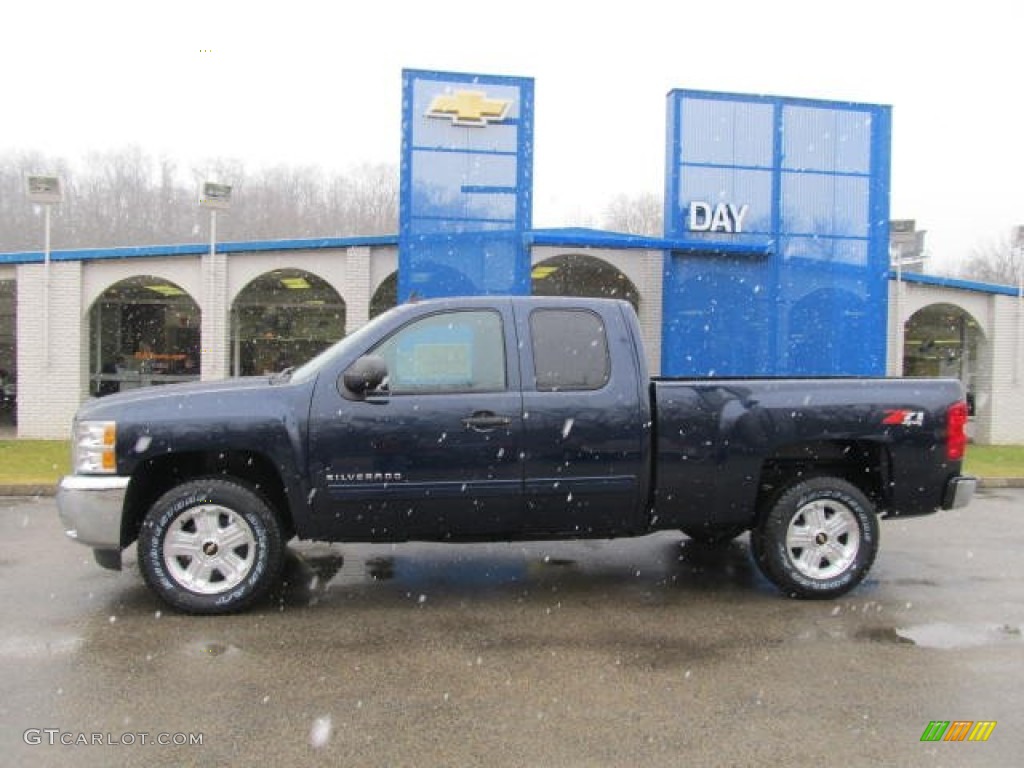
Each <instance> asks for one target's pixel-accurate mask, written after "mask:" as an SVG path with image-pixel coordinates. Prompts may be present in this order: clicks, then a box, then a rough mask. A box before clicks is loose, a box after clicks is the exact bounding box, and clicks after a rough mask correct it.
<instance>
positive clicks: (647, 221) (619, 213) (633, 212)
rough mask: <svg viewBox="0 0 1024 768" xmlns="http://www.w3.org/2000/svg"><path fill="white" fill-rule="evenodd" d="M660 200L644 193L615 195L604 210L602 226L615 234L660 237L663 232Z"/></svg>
mask: <svg viewBox="0 0 1024 768" xmlns="http://www.w3.org/2000/svg"><path fill="white" fill-rule="evenodd" d="M662 221H663V210H662V202H661V198H660V197H658V196H657V195H655V194H653V193H650V192H644V193H641V194H639V195H632V196H630V195H617V196H616V197H614V198H613V199H612V201H611V202H610V203H609V204H608V207H607V208H606V209H605V215H604V226H605V227H606V228H608V229H611V230H614V231H616V232H627V233H629V234H633V235H650V236H652V237H660V236H661V234H662V232H663V225H662Z"/></svg>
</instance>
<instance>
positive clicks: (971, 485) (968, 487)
mask: <svg viewBox="0 0 1024 768" xmlns="http://www.w3.org/2000/svg"><path fill="white" fill-rule="evenodd" d="M977 489H978V478H976V477H971V476H970V475H957V476H956V477H953V478H950V480H949V482H948V483H947V484H946V492H945V493H944V494H943V495H942V508H943V509H960V508H961V507H966V506H967V505H968V504H970V503H971V499H973V498H974V492H975V491H976V490H977Z"/></svg>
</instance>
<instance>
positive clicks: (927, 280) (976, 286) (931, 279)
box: [889, 269, 1018, 296]
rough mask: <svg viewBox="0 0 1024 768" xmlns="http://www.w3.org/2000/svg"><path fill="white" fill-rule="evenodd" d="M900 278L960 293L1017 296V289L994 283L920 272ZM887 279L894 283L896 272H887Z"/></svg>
mask: <svg viewBox="0 0 1024 768" xmlns="http://www.w3.org/2000/svg"><path fill="white" fill-rule="evenodd" d="M900 278H901V279H902V280H903V282H905V283H920V284H921V285H934V286H935V287H937V288H956V289H958V290H961V291H975V292H977V293H992V294H999V295H1001V296H1017V295H1018V289H1017V288H1016V287H1014V286H1012V285H996V284H995V283H980V282H977V281H976V280H961V279H959V278H956V277H941V276H939V275H923V274H921V273H920V272H904V273H903V274H902V275H901V276H900ZM889 279H890V280H892V281H894V282H895V281H896V280H897V279H898V278H897V273H896V270H894V269H892V270H889Z"/></svg>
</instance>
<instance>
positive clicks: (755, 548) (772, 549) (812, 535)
mask: <svg viewBox="0 0 1024 768" xmlns="http://www.w3.org/2000/svg"><path fill="white" fill-rule="evenodd" d="M878 537H879V531H878V518H877V516H876V514H875V510H874V506H873V505H872V504H871V502H870V501H869V500H868V498H867V497H866V496H865V495H864V494H863V493H862V492H861V491H860V490H859V489H858V488H857V487H856V486H854V485H852V484H851V483H848V482H847V481H845V480H841V479H839V478H835V477H815V478H810V479H808V480H803V481H801V482H798V483H796V484H794V485H792V486H790V487H789V488H788V489H787V490H785V491H784V492H783V493H782V494H781V495H780V496H779V497H778V498H777V499H776V500H775V502H774V503H773V504H772V506H771V508H770V509H769V510H768V512H767V514H766V515H764V517H763V518H762V519H761V521H760V523H759V524H758V526H757V527H756V528H755V529H754V530H753V531H752V532H751V535H750V545H751V551H752V553H753V555H754V561H755V562H756V563H757V566H758V568H759V569H760V570H761V573H763V574H764V575H765V577H766V578H767V579H768V580H769V581H771V582H772V583H773V584H775V585H776V586H777V587H778V588H779V589H781V590H782V591H783V592H784V593H786V594H787V595H789V596H790V597H800V598H819V599H827V598H833V597H838V596H840V595H843V594H845V593H846V592H849V591H850V590H851V589H853V588H854V587H855V586H857V584H859V583H860V582H861V580H862V579H863V578H864V577H865V576H866V575H867V572H868V570H869V569H870V568H871V564H872V563H873V562H874V560H875V555H876V554H877V552H878Z"/></svg>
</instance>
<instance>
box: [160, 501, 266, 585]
mask: <svg viewBox="0 0 1024 768" xmlns="http://www.w3.org/2000/svg"><path fill="white" fill-rule="evenodd" d="M163 559H164V564H165V565H166V567H167V572H168V575H170V576H171V578H173V579H174V580H175V581H176V582H178V583H179V584H180V585H181V586H183V587H185V588H186V589H188V590H190V591H192V592H196V593H198V594H201V595H215V594H219V593H221V592H227V591H228V590H231V589H233V588H234V587H236V586H238V584H240V583H241V582H242V580H243V579H245V578H246V576H248V575H249V572H250V571H251V570H252V567H253V563H254V562H255V559H256V536H255V534H254V533H253V530H252V528H251V527H250V525H249V523H247V522H246V521H245V518H243V517H242V516H241V515H239V514H237V513H236V512H234V511H232V510H230V509H228V508H227V507H222V506H220V505H217V504H202V505H199V506H195V507H190V508H188V509H186V510H184V511H183V512H182V513H181V514H180V515H178V517H177V518H175V520H174V521H173V522H172V523H171V525H170V527H169V530H168V531H167V536H166V537H165V538H164V542H163Z"/></svg>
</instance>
